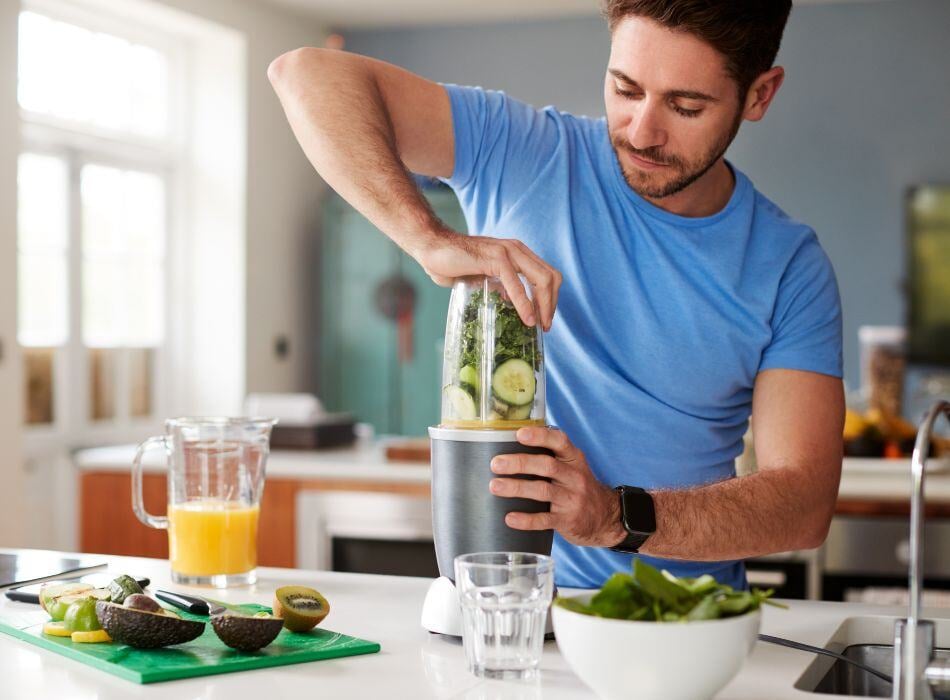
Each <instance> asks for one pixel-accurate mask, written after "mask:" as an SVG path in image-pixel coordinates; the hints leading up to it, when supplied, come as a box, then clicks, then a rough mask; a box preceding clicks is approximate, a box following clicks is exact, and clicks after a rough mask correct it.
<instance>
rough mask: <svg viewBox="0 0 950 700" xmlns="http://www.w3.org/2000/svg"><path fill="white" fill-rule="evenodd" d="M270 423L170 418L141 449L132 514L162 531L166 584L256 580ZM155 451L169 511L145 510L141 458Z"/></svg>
mask: <svg viewBox="0 0 950 700" xmlns="http://www.w3.org/2000/svg"><path fill="white" fill-rule="evenodd" d="M276 422H277V421H276V420H274V419H272V418H175V419H171V420H167V421H165V434H164V435H161V436H158V437H152V438H149V439H148V440H146V441H145V442H143V443H142V444H141V445H139V449H138V453H137V454H136V455H135V461H134V462H133V464H132V507H133V509H134V510H135V514H136V516H138V519H139V520H141V521H142V522H143V523H145V524H146V525H148V526H149V527H154V528H161V529H167V530H168V554H169V560H170V562H171V570H172V580H173V581H174V582H175V583H181V584H187V585H206V586H207V585H210V586H215V587H218V588H224V587H227V586H239V585H248V584H252V583H255V582H256V581H257V574H256V568H257V522H258V518H259V515H260V502H261V494H262V493H263V492H264V469H265V466H266V463H267V455H268V453H269V451H270V433H271V428H273V426H274V424H275V423H276ZM157 446H161V447H163V448H164V450H165V455H166V459H167V461H168V511H167V515H166V516H156V515H152V514H150V513H148V512H147V511H146V510H145V504H144V500H143V497H142V457H143V456H144V454H145V452H146V451H147V450H149V449H151V448H152V447H157Z"/></svg>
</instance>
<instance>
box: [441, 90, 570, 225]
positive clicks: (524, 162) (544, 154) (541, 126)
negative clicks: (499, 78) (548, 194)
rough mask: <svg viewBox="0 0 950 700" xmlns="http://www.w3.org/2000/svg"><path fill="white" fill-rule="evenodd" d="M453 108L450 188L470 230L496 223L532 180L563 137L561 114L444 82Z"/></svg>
mask: <svg viewBox="0 0 950 700" xmlns="http://www.w3.org/2000/svg"><path fill="white" fill-rule="evenodd" d="M443 87H444V88H445V90H446V92H447V93H448V95H449V100H450V103H451V106H452V125H453V126H452V128H453V135H454V138H455V167H454V169H453V171H452V176H451V177H449V178H444V182H445V183H446V184H448V185H449V187H451V188H452V189H453V190H455V193H456V195H457V196H458V198H459V201H460V202H461V204H462V207H463V209H465V211H466V213H467V215H469V217H470V219H471V220H470V221H469V224H470V227H471V228H472V229H473V232H474V233H479V234H485V235H491V234H492V231H491V229H492V228H493V226H494V225H496V224H497V223H498V222H499V221H500V220H501V219H502V218H503V217H504V215H505V214H506V213H507V212H508V211H510V210H511V209H512V208H513V207H514V206H515V205H516V204H517V203H518V202H519V201H520V200H521V199H522V198H523V197H524V196H525V195H526V194H527V193H528V192H529V190H530V189H531V187H532V185H534V184H536V183H537V182H538V179H539V175H540V174H541V173H542V172H543V170H544V168H545V166H546V165H547V164H548V163H549V162H550V161H551V160H552V158H553V157H554V155H555V153H556V152H557V149H558V143H559V141H560V139H561V138H562V129H561V128H560V126H559V123H560V114H559V113H558V112H557V111H556V110H554V109H553V108H545V109H541V110H538V109H535V108H534V107H532V106H530V105H528V104H525V103H523V102H519V101H517V100H514V99H512V98H510V97H508V96H507V95H506V94H505V93H503V92H497V91H493V90H483V89H481V88H477V87H461V86H458V85H443Z"/></svg>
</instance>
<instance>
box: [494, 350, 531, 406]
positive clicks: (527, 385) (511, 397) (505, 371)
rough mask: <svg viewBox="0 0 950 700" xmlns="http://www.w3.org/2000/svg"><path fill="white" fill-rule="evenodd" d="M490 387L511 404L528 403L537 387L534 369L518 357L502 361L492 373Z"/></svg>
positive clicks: (500, 397)
mask: <svg viewBox="0 0 950 700" xmlns="http://www.w3.org/2000/svg"><path fill="white" fill-rule="evenodd" d="M491 388H492V391H494V392H495V395H496V396H497V397H498V398H499V399H501V400H502V401H504V402H505V403H507V404H509V405H511V406H524V405H527V404H530V403H531V402H532V401H534V392H535V390H536V388H537V384H536V382H535V378H534V369H532V367H531V365H529V364H528V363H527V362H525V361H524V360H520V359H518V358H514V359H511V360H507V361H505V362H502V363H501V364H500V365H498V366H497V367H496V368H495V373H494V374H492V378H491Z"/></svg>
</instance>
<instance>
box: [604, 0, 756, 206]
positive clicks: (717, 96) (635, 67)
mask: <svg viewBox="0 0 950 700" xmlns="http://www.w3.org/2000/svg"><path fill="white" fill-rule="evenodd" d="M604 102H605V104H606V108H607V127H608V129H609V131H610V141H611V143H612V144H613V147H614V150H615V151H616V153H617V158H618V160H619V162H620V167H621V169H622V170H623V174H624V177H625V178H626V180H627V184H629V185H630V187H631V188H632V189H633V190H634V191H635V192H636V193H637V194H639V195H641V196H643V197H647V198H650V199H662V198H664V197H668V196H670V195H673V194H676V193H677V192H680V191H682V190H683V189H685V188H686V187H688V186H689V185H691V184H692V183H693V182H695V181H696V180H698V179H699V178H700V177H702V175H703V174H705V173H706V171H707V170H709V168H711V167H712V166H713V165H714V164H715V163H716V162H717V161H718V160H719V159H720V158H721V157H722V155H723V154H724V153H725V152H726V149H727V148H728V147H729V144H730V143H731V142H732V139H733V138H735V135H736V132H737V131H738V129H739V124H740V123H741V121H742V109H741V106H742V105H741V104H740V101H739V96H738V90H737V88H736V83H735V81H734V80H733V79H732V78H731V77H730V76H729V75H728V74H727V73H726V69H725V60H724V59H723V57H722V56H721V55H720V54H719V53H718V52H717V51H716V50H715V49H713V48H712V47H711V46H710V45H709V44H706V43H705V42H703V41H702V40H700V39H698V38H696V37H694V36H693V35H691V34H687V33H685V32H680V31H673V30H670V29H667V28H665V27H663V26H662V25H660V24H658V23H656V22H654V21H652V20H649V19H644V18H640V17H629V18H627V19H624V20H622V21H621V22H620V23H619V24H618V25H617V26H616V27H615V28H614V31H613V36H612V41H611V47H610V62H609V64H608V67H607V77H606V80H605V83H604Z"/></svg>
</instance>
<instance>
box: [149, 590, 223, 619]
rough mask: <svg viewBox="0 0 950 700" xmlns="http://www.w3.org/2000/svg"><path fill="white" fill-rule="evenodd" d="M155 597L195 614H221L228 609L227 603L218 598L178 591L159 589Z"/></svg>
mask: <svg viewBox="0 0 950 700" xmlns="http://www.w3.org/2000/svg"><path fill="white" fill-rule="evenodd" d="M155 597H156V598H158V599H159V600H162V601H165V602H166V603H168V604H170V605H174V606H175V607H176V608H180V609H181V610H185V611H187V612H190V613H192V614H193V615H209V616H210V615H220V614H221V613H224V612H227V610H228V606H227V605H225V604H224V603H220V602H218V601H217V600H209V599H207V598H202V597H201V596H196V595H188V594H186V593H176V592H175V591H162V590H158V591H155Z"/></svg>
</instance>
